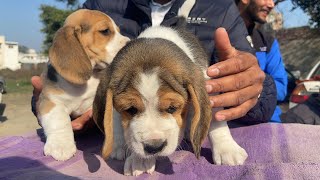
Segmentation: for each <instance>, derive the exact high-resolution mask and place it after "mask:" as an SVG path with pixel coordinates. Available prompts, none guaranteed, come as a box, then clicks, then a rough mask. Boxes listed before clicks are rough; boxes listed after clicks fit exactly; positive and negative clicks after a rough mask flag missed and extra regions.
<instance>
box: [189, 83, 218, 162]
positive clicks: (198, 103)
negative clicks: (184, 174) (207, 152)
mask: <svg viewBox="0 0 320 180" xmlns="http://www.w3.org/2000/svg"><path fill="white" fill-rule="evenodd" d="M187 90H188V92H189V96H190V99H191V102H192V104H193V108H194V116H193V118H192V121H191V128H190V140H191V144H192V148H193V151H194V154H195V155H196V157H197V158H199V156H200V149H201V144H202V142H203V140H204V138H205V137H206V136H207V134H208V130H209V127H210V122H211V118H212V117H211V114H212V111H211V106H210V102H209V97H208V94H207V92H206V90H205V87H204V85H203V84H202V85H201V84H199V83H195V84H193V83H190V84H188V85H187Z"/></svg>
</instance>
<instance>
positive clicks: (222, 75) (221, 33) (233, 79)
mask: <svg viewBox="0 0 320 180" xmlns="http://www.w3.org/2000/svg"><path fill="white" fill-rule="evenodd" d="M214 36H215V45H216V49H217V53H218V58H219V62H218V63H216V64H214V65H212V66H210V67H209V68H208V70H207V75H208V76H209V77H210V78H211V79H210V80H207V82H206V89H207V92H208V93H221V92H222V94H218V95H214V96H210V97H209V98H210V103H211V107H213V108H214V107H224V108H226V107H227V109H224V110H220V111H218V112H217V113H216V114H215V119H216V120H217V121H228V120H233V119H237V118H240V117H243V116H245V115H246V114H247V112H248V111H249V110H250V109H251V108H252V107H254V106H255V104H256V103H257V101H258V97H259V94H260V93H261V91H262V88H263V81H264V79H265V74H264V72H263V71H262V70H261V69H260V67H259V64H258V61H257V59H256V57H255V56H254V55H252V54H250V53H248V52H243V51H239V50H236V49H235V48H234V47H232V45H231V43H230V40H229V36H228V34H227V32H226V30H225V29H224V28H218V29H217V30H216V32H215V35H214Z"/></svg>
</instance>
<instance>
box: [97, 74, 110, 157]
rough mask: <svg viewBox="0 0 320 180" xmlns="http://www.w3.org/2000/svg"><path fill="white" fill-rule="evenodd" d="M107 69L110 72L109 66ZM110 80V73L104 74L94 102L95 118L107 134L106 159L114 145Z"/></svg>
mask: <svg viewBox="0 0 320 180" xmlns="http://www.w3.org/2000/svg"><path fill="white" fill-rule="evenodd" d="M105 71H107V72H109V68H107V69H105ZM109 80H110V74H109V73H106V74H103V76H102V77H101V79H100V84H99V86H98V88H97V93H96V96H95V98H94V102H93V120H94V121H95V123H96V124H97V126H98V127H99V129H100V130H101V131H102V132H104V134H105V140H104V144H103V148H102V157H103V158H104V159H107V158H108V157H109V155H110V154H111V152H112V146H113V92H112V90H111V89H110V88H108V85H109Z"/></svg>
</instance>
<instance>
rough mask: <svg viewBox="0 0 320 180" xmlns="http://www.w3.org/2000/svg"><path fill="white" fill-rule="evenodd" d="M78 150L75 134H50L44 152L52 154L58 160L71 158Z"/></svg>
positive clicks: (48, 154) (47, 154)
mask: <svg viewBox="0 0 320 180" xmlns="http://www.w3.org/2000/svg"><path fill="white" fill-rule="evenodd" d="M76 151H77V148H76V145H75V142H74V138H73V134H71V136H70V135H62V134H59V135H55V134H52V135H49V136H48V137H47V141H46V144H45V145H44V154H45V155H46V156H52V157H53V158H54V159H56V160H58V161H66V160H68V159H70V158H71V157H72V156H73V155H74V154H75V153H76Z"/></svg>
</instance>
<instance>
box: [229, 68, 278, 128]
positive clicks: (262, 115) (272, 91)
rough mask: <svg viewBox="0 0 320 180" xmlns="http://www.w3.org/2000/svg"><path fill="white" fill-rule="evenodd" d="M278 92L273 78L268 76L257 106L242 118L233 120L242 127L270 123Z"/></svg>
mask: <svg viewBox="0 0 320 180" xmlns="http://www.w3.org/2000/svg"><path fill="white" fill-rule="evenodd" d="M276 97H277V91H276V87H275V83H274V80H273V78H272V77H271V76H270V75H268V74H266V78H265V80H264V82H263V90H262V92H261V94H260V97H259V99H258V102H257V104H256V105H255V106H254V107H253V108H252V109H251V110H250V111H249V112H248V113H247V114H246V115H245V116H244V117H242V118H239V119H236V120H233V121H234V122H235V123H237V124H241V125H253V124H259V123H266V122H269V120H270V119H271V116H272V114H273V112H274V109H275V107H276V105H277V98H276Z"/></svg>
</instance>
